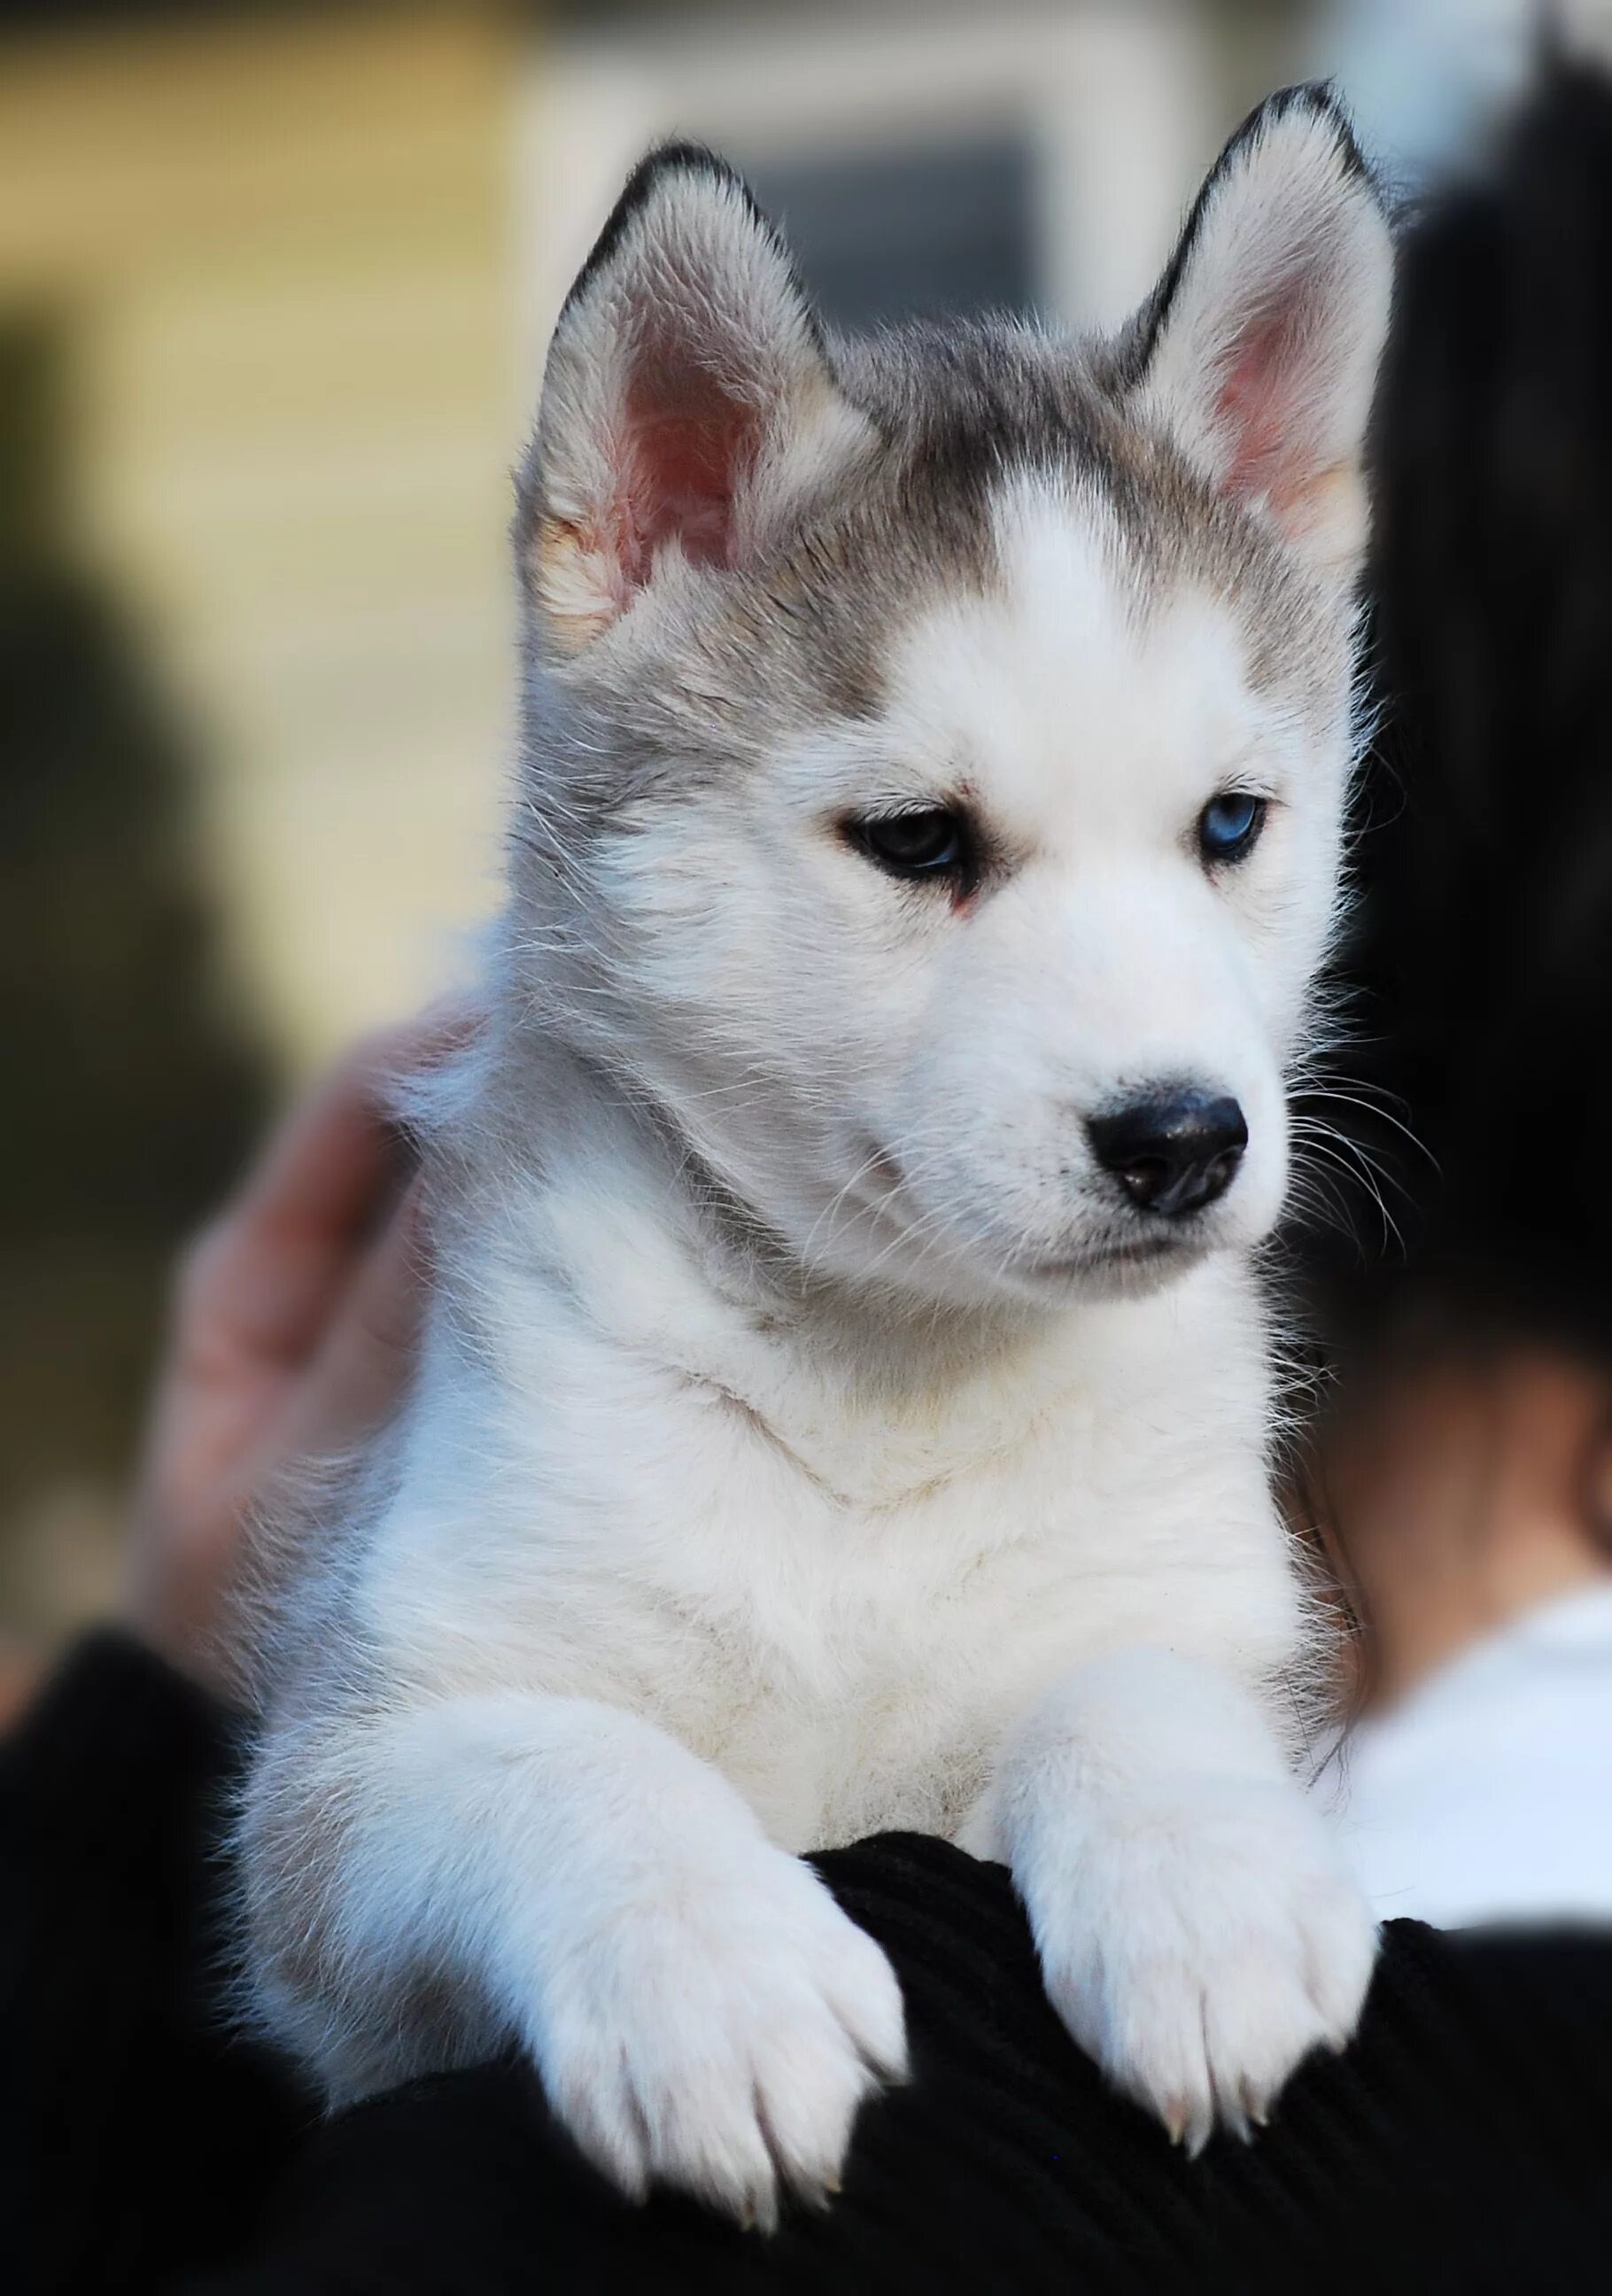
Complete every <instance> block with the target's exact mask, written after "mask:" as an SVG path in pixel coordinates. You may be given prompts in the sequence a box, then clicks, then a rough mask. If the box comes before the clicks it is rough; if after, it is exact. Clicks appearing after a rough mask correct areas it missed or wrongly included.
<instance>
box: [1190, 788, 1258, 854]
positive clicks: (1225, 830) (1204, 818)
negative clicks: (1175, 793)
mask: <svg viewBox="0 0 1612 2296" xmlns="http://www.w3.org/2000/svg"><path fill="white" fill-rule="evenodd" d="M1264 825H1265V800H1264V798H1263V797H1250V796H1248V793H1247V792H1246V791H1242V790H1223V791H1221V793H1220V795H1219V796H1218V797H1212V798H1211V799H1209V802H1208V803H1207V805H1206V806H1205V808H1204V809H1203V811H1202V812H1201V813H1200V814H1199V816H1198V849H1199V852H1200V853H1201V854H1202V855H1203V857H1204V859H1205V860H1206V861H1207V862H1209V863H1211V864H1214V863H1223V862H1227V861H1240V860H1241V859H1242V857H1243V856H1244V855H1245V854H1246V853H1249V852H1251V851H1252V850H1253V849H1254V847H1255V845H1256V843H1257V842H1258V839H1259V832H1260V831H1261V830H1262V829H1263V828H1264Z"/></svg>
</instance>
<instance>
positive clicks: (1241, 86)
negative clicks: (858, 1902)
mask: <svg viewBox="0 0 1612 2296" xmlns="http://www.w3.org/2000/svg"><path fill="white" fill-rule="evenodd" d="M0 21H3V23H4V29H3V30H0V664H3V666H4V691H5V695H6V700H5V704H4V709H3V710H0V950H3V951H4V958H3V962H0V1003H3V1005H4V1044H5V1046H6V1054H7V1061H6V1069H7V1084H6V1087H5V1103H4V1104H5V1119H4V1125H3V1126H0V1176H3V1183H4V1185H0V1230H3V1234H4V1242H3V1244H0V1621H3V1622H4V1636H6V1637H7V1638H8V1640H7V1642H6V1644H5V1645H4V1648H5V1650H6V1651H7V1652H9V1659H10V1662H12V1663H14V1664H16V1665H18V1666H19V1667H20V1666H22V1665H24V1664H26V1663H28V1662H29V1661H30V1660H31V1659H32V1658H35V1657H37V1654H39V1653H41V1652H45V1651H47V1650H48V1649H50V1648H51V1647H53V1645H54V1644H56V1643H57V1642H58V1641H59V1640H60V1639H61V1637H62V1636H64V1635H65V1634H66V1633H68V1632H69V1631H70V1629H71V1628H73V1626H75V1625H76V1624H77V1623H78V1621H80V1620H83V1619H84V1618H85V1617H86V1616H88V1615H90V1614H92V1613H94V1611H96V1610H97V1609H99V1608H101V1607H102V1605H103V1603H104V1602H105V1600H106V1599H107V1595H108V1590H109V1587H110V1583H111V1578H112V1572H113V1563H114V1556H115V1551H116V1541H117V1532H118V1525H119V1508H120V1503H121V1494H122V1491H123V1489H124V1487H125V1481H126V1477H127V1469H128V1464H129V1456H130V1450H131V1446H132V1444H133V1442H134V1439H135V1434H136V1431H137V1427H138V1419H139V1412H140V1408H141V1404H142V1398H143V1392H144V1387H145V1382H146V1380H147V1376H148V1371H149V1365H150V1362H151V1354H152V1350H153V1348H154V1347H155V1345H156V1342H157V1339H158V1335H159V1333H160V1326H161V1319H162V1313H163V1300H164V1290H165V1271H166V1269H167V1267H168V1262H169V1260H170V1258H171V1256H172V1253H173V1251H174V1250H175V1248H176V1245H177V1244H178V1243H179V1242H180V1241H181V1240H182V1238H183V1237H184V1234H186V1233H187V1232H188V1230H189V1229H190V1228H191V1227H192V1226H193V1225H194V1224H195V1222H196V1221H197V1220H198V1219H199V1218H200V1217H202V1216H203V1215H204V1214H205V1212H206V1210H208V1208H209V1205H210V1204H211V1203H212V1202H213V1201H215V1200H216V1199H217V1196H218V1194H219V1193H220V1192H221V1191H223V1190H224V1189H225V1187H226V1186H227V1185H228V1184H229V1181H230V1179H231V1177H232V1176H233V1172H234V1171H235V1169H237V1166H238V1164H239V1162H240V1160H241V1158H242V1156H243V1154H244V1153H245V1152H246V1150H247V1148H248V1146H249V1144H250V1142H251V1140H252V1139H253V1137H254V1136H255V1135H256V1133H257V1131H258V1128H260V1126H261V1125H262V1124H263V1122H264V1121H265V1120H266V1116H267V1114H268V1113H269V1111H271V1110H272V1108H273V1107H274V1105H275V1104H277V1103H278V1102H279V1101H280V1100H281V1099H282V1096H283V1095H284V1094H285V1093H286V1091H287V1090H288V1089H289V1088H290V1087H291V1086H292V1085H293V1084H294V1083H295V1082H296V1081H297V1080H298V1079H299V1078H300V1077H301V1076H303V1075H304V1074H305V1073H306V1072H307V1071H308V1070H311V1069H312V1068H314V1067H315V1066H316V1065H317V1064H318V1063H319V1062H323V1060H324V1059H325V1058H326V1057H327V1056H328V1055H329V1054H331V1052H333V1051H334V1050H335V1049H336V1048H338V1047H339V1046H340V1045H341V1044H343V1043H344V1042H345V1040H346V1039H347V1038H348V1037H349V1036H351V1035H352V1034H353V1033H354V1032H355V1031H356V1030H358V1029H362V1028H363V1027H364V1026H366V1025H368V1024H370V1023H372V1022H373V1021H377V1020H380V1019H384V1018H387V1017H389V1016H391V1015H393V1014H396V1013H400V1012H402V1011H404V1010H405V1009H407V1008H408V1007H410V1006H411V1005H413V1004H415V1003H417V1002H418V1001H420V1000H421V999H422V998H423V997H424V996H427V995H428V994H429V993H430V992H431V991H432V990H433V989H435V988H438V987H440V986H441V985H442V984H443V983H444V982H445V981H446V980H448V979H450V978H452V977H453V976H454V974H455V973H459V972H462V971H463V969H464V964H465V957H464V943H465V939H466V936H467V934H468V933H469V931H471V930H472V929H473V928H474V926H475V924H476V922H477V921H478V920H479V919H480V918H481V917H483V916H484V915H485V914H487V910H488V908H489V906H490V905H491V902H492V900H493V898H494V897H495V867H496V838H497V823H498V814H499V799H500V787H501V770H502V759H503V750H504V743H505V737H506V730H507V727H508V725H509V722H510V685H511V676H510V660H511V650H510V636H511V593H510V585H509V584H508V582H507V581H506V578H505V567H504V540H503V529H504V521H505V516H506V496H507V471H508V468H509V465H510V463H511V459H512V457H513V455H514V454H515V452H516V449H517V447H518V444H519V442H520V438H521V435H522V431H523V429H524V427H525V424H526V422H527V419H528V414H529V411H530V407H531V405H532V402H533V398H534V394H535V390H536V382H537V378H538V375H539V373H540V366H541V358H542V353H543V348H544V341H545V340H546V335H547V331H548V328H549V325H550V323H551V321H552V316H553V313H554V311H555V309H556V307H557V306H558V303H559V301H560V299H561V296H562V294H563V292H564V290H565V287H566V285H567V283H569V278H570V276H571V275H572V273H573V272H574V270H575V269H576V267H577V264H578V263H579V262H580V260H581V258H582V257H583V255H584V254H585V251H586V248H587V246H588V243H589V242H590V240H591V238H592V236H593V233H594V231H595V230H596V229H597V226H598V225H599V223H600V221H601V218H602V217H603V215H604V213H605V212H606V210H607V209H608V207H609V205H610V201H611V200H612V198H613V196H614V193H615V191H616V189H617V187H618V184H619V181H620V178H621V176H622V175H623V174H624V172H625V171H626V168H627V167H628V166H629V165H630V164H631V162H632V160H634V157H635V156H636V155H637V154H638V153H639V152H641V151H642V148H643V147H644V146H645V145H646V144H647V143H650V142H651V141H652V140H653V139H654V138H656V137H658V136H659V135H664V134H666V133H667V131H669V130H674V129H675V130H678V131H680V132H682V133H684V134H688V135H695V136H698V137H701V138H704V139H707V140H708V141H711V142H713V143H716V144H718V145H720V146H721V147H722V148H723V149H724V151H726V152H728V153H729V155H730V156H731V157H732V159H733V160H735V161H737V162H738V163H739V165H740V166H741V167H742V168H745V169H746V170H747V171H748V172H749V175H750V176H751V178H752V180H753V182H754V184H755V185H756V188H757V192H758V193H759V195H760V196H761V199H762V201H763V202H764V204H765V205H766V206H768V207H769V208H771V209H773V211H775V212H777V213H779V214H781V216H782V217H784V219H785V220H786V222H787V224H788V225H789V228H790V234H791V236H792V238H793V240H794V242H795V244H796V247H797V249H798V251H799V253H800V255H801V257H802V258H803V263H804V266H805V268H806V272H807V274H808V275H809V277H810V278H811V280H812V282H813V283H814V286H815V289H816V291H817V293H818V295H819V297H820V299H821V301H822V304H823V306H824V307H825V309H826V311H827V313H828V315H829V316H830V317H831V320H834V321H837V322H839V323H842V324H867V323H870V322H875V321H878V320H879V319H880V318H888V317H893V316H902V315H904V314H906V313H909V312H912V311H915V310H922V311H931V312H932V311H945V310H954V309H969V308H977V307H982V306H996V307H1002V306H1007V307H1014V308H1019V309H1024V310H1027V311H1035V312H1041V313H1044V314H1046V315H1048V316H1052V317H1055V318H1057V319H1060V320H1066V321H1069V322H1074V323H1080V324H1084V323H1091V322H1096V323H1100V324H1101V323H1104V322H1110V321H1114V320H1117V318H1119V317H1120V316H1123V314H1124V313H1125V311H1126V310H1127V309H1128V308H1129V307H1131V306H1132V305H1133V303H1134V302H1135V301H1136V300H1137V299H1138V298H1139V297H1140V295H1141V293H1142V292H1143V291H1145V289H1146V288H1147V286H1148V285H1149V283H1150V280H1151V278H1152V276H1153V275H1154V273H1155V272H1156V270H1157V268H1158V265H1159V263H1160V261H1161V260H1162V258H1163V257H1164V255H1165V253H1166V251H1167V249H1168V246H1169V243H1170V240H1171V238H1172V235H1173V234H1174V229H1175V228H1176V225H1177V224H1178V221H1179V218H1180V216H1181V213H1182V207H1183V205H1184V203H1185V202H1186V201H1187V200H1188V199H1189V198H1190V196H1191V192H1192V190H1193V188H1194V186H1195V184H1196V183H1197V180H1198V178H1199V176H1200V174H1201V172H1202V170H1203V169H1204V168H1205V167H1206V166H1207V163H1208V161H1209V160H1211V159H1212V157H1213V155H1214V153H1215V151H1216V150H1217V148H1218V147H1219V144H1220V143H1221V142H1222V140H1223V137H1224V135H1225V134H1226V133H1227V131H1228V130H1229V129H1230V127H1232V126H1233V125H1234V124H1235V122H1236V121H1237V120H1238V119H1240V117H1241V115H1242V114H1243V112H1244V111H1246V110H1247V109H1248V106H1249V105H1250V104H1251V103H1252V102H1255V101H1256V99H1257V97H1258V96H1259V95H1261V94H1264V92H1265V91H1266V90H1268V89H1269V88H1270V87H1272V86H1275V85H1277V84H1279V83H1281V82H1283V81H1285V80H1289V79H1292V78H1297V77H1301V76H1307V75H1309V74H1312V73H1314V72H1317V71H1328V72H1332V73H1335V74H1336V75H1337V76H1338V78H1339V79H1340V80H1341V83H1342V85H1343V87H1344V90H1345V93H1346V94H1347V95H1348V96H1349V97H1350V98H1351V100H1352V101H1353V102H1354V104H1355V107H1356V110H1357V112H1358V115H1359V117H1360V119H1361V120H1362V127H1363V129H1364V132H1365V135H1366V136H1367V138H1368V140H1369V141H1370V142H1371V143H1373V144H1374V145H1375V146H1376V148H1377V149H1378V151H1379V153H1380V154H1381V155H1382V156H1383V157H1384V158H1385V160H1387V162H1388V164H1389V166H1390V168H1391V170H1392V171H1393V172H1394V173H1395V175H1396V176H1402V177H1403V178H1405V179H1413V178H1414V176H1415V173H1416V170H1417V168H1418V167H1419V166H1420V165H1421V164H1422V163H1423V162H1424V161H1425V160H1427V159H1428V157H1430V156H1432V155H1433V154H1435V153H1436V152H1443V151H1445V150H1447V149H1449V148H1450V147H1451V146H1452V145H1455V144H1458V143H1459V142H1460V139H1461V136H1462V135H1463V134H1465V133H1466V132H1467V130H1468V127H1469V123H1470V121H1471V119H1473V117H1474V116H1475V115H1476V114H1477V112H1478V111H1481V110H1482V109H1483V107H1484V106H1485V105H1486V104H1487V103H1488V102H1491V101H1492V100H1493V97H1494V95H1495V94H1497V93H1500V92H1502V91H1503V90H1504V88H1505V87H1506V86H1509V84H1510V81H1511V80H1512V79H1513V78H1514V77H1515V75H1516V73H1517V71H1518V69H1519V65H1520V60H1521V57H1522V55H1523V52H1524V47H1525V44H1526V15H1525V10H1524V8H1523V6H1522V5H1521V4H1520V0H1516V4H1505V0H1444V4H1442V5H1441V4H1437V0H1329V4H1325V5H1322V4H1317V5H1314V6H1305V5H1302V4H1292V5H1288V6H1281V5H1277V4H1273V0H1266V4H1256V0H1219V4H1215V0H1044V4H1035V0H994V5H992V6H991V7H990V8H988V9H981V8H979V7H978V6H958V7H955V8H953V7H951V6H949V5H947V4H945V0H936V4H932V5H929V6H919V5H916V4H906V5H901V4H897V0H855V4H844V5H834V4H826V0H819V4H810V0H795V4H792V5H784V4H780V5H778V6H775V7H767V6H765V5H761V4H755V0H752V4H750V5H748V6H745V5H739V4H732V0H730V4H721V0H712V4H708V5H700V4H696V0H661V4H658V5H657V4H641V5H637V6H627V5H618V6H610V5H603V4H601V5H593V6H577V7H572V8H566V7H560V6H551V7H550V8H548V9H546V10H544V11H543V12H536V11H530V10H523V9H519V8H514V7H511V6H493V5H478V4H475V0H460V4H456V5H448V4H441V5H436V6H431V5H409V6H404V5H397V6H381V5H373V4H372V5H368V6H345V5H341V4H338V0H325V4H323V5H320V6H316V7H315V6H303V7H295V6H280V7H273V6H263V7H259V8H257V9H250V10H242V9H241V8H240V7H233V8H224V7H209V6H205V5H201V4H190V5H168V6H150V7H141V6H137V5H130V4H124V5H119V6H116V7H113V6H110V5H109V6H102V7H95V6H75V5H73V4H70V0H55V4H54V5H53V6H51V7H49V8H48V9H47V8H44V7H40V8H37V9H33V10H30V9H28V8H26V7H21V8H20V7H17V6H15V5H13V6H12V7H10V8H8V9H7V10H6V11H5V12H4V19H3V20H0Z"/></svg>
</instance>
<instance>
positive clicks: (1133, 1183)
mask: <svg viewBox="0 0 1612 2296" xmlns="http://www.w3.org/2000/svg"><path fill="white" fill-rule="evenodd" d="M1086 1136H1087V1138H1088V1139H1089V1140H1090V1141H1091V1143H1092V1153H1093V1154H1094V1155H1095V1156H1096V1158H1097V1160H1098V1162H1099V1163H1100V1164H1101V1166H1102V1168H1103V1169H1104V1170H1105V1171H1107V1172H1112V1173H1113V1175H1114V1177H1115V1178H1116V1179H1117V1181H1118V1182H1119V1185H1120V1186H1121V1187H1122V1188H1123V1189H1124V1190H1125V1193H1126V1195H1127V1196H1129V1198H1130V1199H1131V1201H1132V1202H1133V1204H1135V1205H1137V1206H1138V1207H1139V1209H1140V1210H1142V1211H1149V1212H1157V1213H1158V1214H1159V1215H1160V1216H1161V1217H1162V1218H1165V1219H1183V1218H1185V1217H1186V1215H1187V1214H1188V1213H1189V1212H1198V1211H1201V1210H1203V1208H1204V1206H1205V1205H1206V1204H1212V1203H1213V1202H1214V1201H1215V1198H1216V1197H1217V1196H1223V1195H1224V1193H1225V1192H1226V1190H1227V1189H1228V1188H1229V1187H1230V1186H1231V1185H1232V1180H1233V1179H1234V1178H1235V1177H1236V1173H1237V1167H1238V1166H1239V1164H1240V1163H1241V1161H1242V1152H1243V1150H1244V1149H1245V1148H1246V1147H1247V1146H1248V1126H1247V1124H1246V1123H1245V1122H1244V1121H1243V1113H1242V1111H1241V1109H1240V1107H1239V1106H1238V1104H1237V1103H1236V1102H1235V1101H1234V1100H1232V1099H1230V1098H1228V1097H1226V1096H1225V1095H1214V1094H1210V1093H1206V1092H1194V1091H1191V1090H1182V1089H1180V1088H1179V1087H1164V1088H1161V1089H1159V1090H1157V1091H1154V1092H1150V1093H1146V1094H1143V1095H1141V1096H1139V1097H1138V1098H1137V1099H1135V1100H1131V1101H1127V1102H1126V1103H1125V1105H1124V1107H1123V1108H1117V1109H1112V1110H1110V1111H1109V1113H1108V1114H1107V1115H1106V1116H1093V1117H1090V1118H1088V1119H1087V1121H1086Z"/></svg>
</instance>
